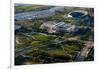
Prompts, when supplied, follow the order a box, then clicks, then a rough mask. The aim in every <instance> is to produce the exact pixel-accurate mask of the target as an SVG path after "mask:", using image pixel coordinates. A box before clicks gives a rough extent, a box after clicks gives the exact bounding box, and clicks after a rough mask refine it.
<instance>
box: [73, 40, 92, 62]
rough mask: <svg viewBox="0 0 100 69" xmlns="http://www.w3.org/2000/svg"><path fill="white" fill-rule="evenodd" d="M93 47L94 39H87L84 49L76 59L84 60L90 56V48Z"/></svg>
mask: <svg viewBox="0 0 100 69" xmlns="http://www.w3.org/2000/svg"><path fill="white" fill-rule="evenodd" d="M92 47H93V42H92V41H86V42H85V44H84V47H83V49H82V50H81V51H80V52H79V53H78V54H77V56H76V59H75V61H83V60H84V58H86V57H87V56H88V53H89V51H90V49H91V48H92Z"/></svg>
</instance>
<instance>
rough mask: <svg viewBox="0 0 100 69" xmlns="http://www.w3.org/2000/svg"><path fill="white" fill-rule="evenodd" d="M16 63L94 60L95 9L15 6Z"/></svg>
mask: <svg viewBox="0 0 100 69" xmlns="http://www.w3.org/2000/svg"><path fill="white" fill-rule="evenodd" d="M14 7H15V8H14V10H15V11H14V14H15V16H14V18H15V19H14V22H15V23H14V24H15V27H14V35H15V40H14V43H15V47H14V48H15V49H14V50H15V57H14V60H15V65H32V64H50V63H68V62H85V61H94V9H93V8H87V7H69V6H54V5H34V4H18V3H15V6H14Z"/></svg>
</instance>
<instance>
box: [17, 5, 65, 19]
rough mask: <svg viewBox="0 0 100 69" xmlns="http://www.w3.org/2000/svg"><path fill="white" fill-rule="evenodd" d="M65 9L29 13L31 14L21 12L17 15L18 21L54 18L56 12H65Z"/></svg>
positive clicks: (58, 8)
mask: <svg viewBox="0 0 100 69" xmlns="http://www.w3.org/2000/svg"><path fill="white" fill-rule="evenodd" d="M63 10H64V7H59V6H58V7H53V8H50V9H46V10H41V11H29V12H21V13H16V14H15V19H16V20H25V19H36V18H43V17H48V16H52V15H54V14H55V12H56V11H63Z"/></svg>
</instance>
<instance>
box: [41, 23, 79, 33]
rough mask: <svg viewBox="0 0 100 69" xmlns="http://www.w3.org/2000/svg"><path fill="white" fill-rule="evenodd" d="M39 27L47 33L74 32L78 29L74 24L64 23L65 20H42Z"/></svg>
mask: <svg viewBox="0 0 100 69" xmlns="http://www.w3.org/2000/svg"><path fill="white" fill-rule="evenodd" d="M40 28H41V29H43V30H46V32H48V33H57V32H60V33H64V32H76V31H77V30H78V27H77V26H76V25H71V24H66V23H65V22H58V23H57V22H53V21H48V22H44V23H43V24H42V25H41V26H40Z"/></svg>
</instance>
